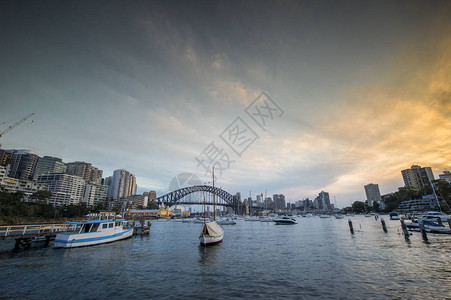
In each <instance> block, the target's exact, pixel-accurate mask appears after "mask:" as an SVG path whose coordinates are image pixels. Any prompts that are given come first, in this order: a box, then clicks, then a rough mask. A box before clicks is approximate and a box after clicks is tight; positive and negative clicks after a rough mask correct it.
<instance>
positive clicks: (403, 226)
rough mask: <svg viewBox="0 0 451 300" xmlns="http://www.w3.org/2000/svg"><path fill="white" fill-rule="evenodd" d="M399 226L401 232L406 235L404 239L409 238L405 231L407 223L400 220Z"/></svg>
mask: <svg viewBox="0 0 451 300" xmlns="http://www.w3.org/2000/svg"><path fill="white" fill-rule="evenodd" d="M401 228H402V232H403V233H404V236H405V237H406V239H408V238H409V232H408V231H407V225H406V223H405V222H404V220H401Z"/></svg>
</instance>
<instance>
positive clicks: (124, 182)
mask: <svg viewBox="0 0 451 300" xmlns="http://www.w3.org/2000/svg"><path fill="white" fill-rule="evenodd" d="M135 194H136V177H135V175H133V174H132V173H130V172H129V171H127V170H124V169H119V170H116V171H114V173H113V177H112V179H111V185H109V186H108V195H107V196H108V198H111V199H114V200H119V199H121V198H127V197H128V196H131V195H135Z"/></svg>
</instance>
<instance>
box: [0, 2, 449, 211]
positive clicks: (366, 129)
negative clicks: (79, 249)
mask: <svg viewBox="0 0 451 300" xmlns="http://www.w3.org/2000/svg"><path fill="white" fill-rule="evenodd" d="M450 12H451V4H450V3H449V2H448V1H434V2H424V1H423V2H421V1H418V2H416V1H408V2H407V1H406V2H392V3H377V2H370V3H360V2H358V1H356V2H346V4H343V3H339V2H337V3H333V2H332V3H315V2H289V1H288V2H283V3H281V4H277V5H276V4H275V3H272V2H243V3H240V2H229V3H225V2H216V3H212V2H195V3H178V4H174V3H170V4H168V3H160V2H149V3H146V2H134V3H133V4H128V5H126V6H125V5H121V2H106V3H103V4H102V2H96V3H89V4H82V3H79V4H76V5H65V4H63V3H58V2H48V3H39V4H38V3H34V2H33V1H31V2H21V3H14V2H4V3H3V4H2V11H1V13H0V14H1V18H0V22H1V24H2V26H0V32H1V34H2V36H3V37H4V41H5V45H6V46H5V47H2V48H1V49H0V57H1V59H2V68H1V69H0V78H1V79H2V80H1V81H0V87H1V89H0V101H1V104H2V109H1V110H0V123H2V122H8V121H11V120H14V119H18V118H20V117H23V116H25V115H27V114H29V113H31V112H36V115H35V116H34V117H33V123H31V121H27V122H25V123H23V124H21V125H20V126H18V127H16V128H15V129H13V130H12V131H11V132H9V133H7V134H5V135H4V136H2V137H1V138H0V144H2V147H3V148H4V149H30V150H32V151H35V152H36V153H38V154H39V155H40V156H52V157H59V158H62V159H63V161H64V162H75V161H87V162H89V163H92V165H94V166H96V167H98V168H99V169H101V170H103V171H104V176H105V177H106V176H107V175H109V174H112V173H113V171H114V170H116V169H122V168H123V169H126V170H130V171H131V172H132V173H133V174H135V176H136V182H137V183H138V185H139V188H138V191H139V192H141V193H142V192H143V191H149V190H156V191H158V192H159V195H158V196H160V195H161V193H164V192H165V191H166V192H167V189H168V187H169V184H170V182H171V180H172V179H173V178H174V177H175V176H176V175H177V174H179V173H183V172H190V173H194V174H196V175H197V176H198V177H199V178H200V180H202V181H209V180H210V178H211V177H209V175H205V174H204V172H203V170H202V169H201V168H199V167H198V164H197V162H196V160H195V157H198V156H199V155H200V154H201V152H202V151H204V150H205V148H206V147H207V146H208V145H209V144H210V143H211V142H212V141H214V142H215V143H216V144H217V145H218V146H220V147H221V148H222V149H226V150H227V151H228V152H229V154H230V156H231V158H232V160H233V161H234V162H233V163H231V165H230V168H229V169H228V170H226V171H224V172H223V174H222V175H221V176H220V177H219V178H218V181H217V185H218V186H222V187H223V188H224V189H225V190H227V191H229V192H230V193H232V194H234V193H236V192H238V191H239V192H241V194H243V195H247V194H248V192H249V190H252V193H253V194H254V195H257V194H261V193H264V192H265V190H267V191H268V195H272V194H276V193H277V194H279V193H280V194H284V195H285V198H286V201H287V202H291V203H294V202H295V201H297V200H299V199H302V198H304V197H309V198H311V199H313V198H314V197H315V195H318V193H319V192H320V191H322V190H324V191H327V192H329V193H330V195H331V198H333V196H336V199H337V202H338V206H340V207H344V206H349V204H350V202H351V201H352V202H353V201H357V200H359V201H361V200H364V199H365V198H366V197H365V191H364V188H363V187H364V185H366V184H368V183H369V182H374V183H377V184H378V185H379V188H380V192H381V194H386V193H389V192H394V191H396V190H397V188H398V187H401V186H404V183H403V179H402V175H401V170H404V169H408V168H410V167H411V166H412V165H421V166H428V167H429V166H430V167H431V168H432V171H433V172H434V175H435V177H436V178H438V174H439V173H441V172H442V171H443V170H444V169H446V168H450V166H451V164H450V161H451V150H450V149H451V147H450V142H449V141H450V140H451V132H450V131H449V128H450V125H451V105H450V104H449V95H450V93H451V91H450V87H449V82H450V81H451V80H450V79H451V73H450V68H449V67H450V64H451V57H450V53H451V40H450V37H449V36H450V35H449V28H450V25H451V24H450V21H449V18H448V16H449V15H450ZM261 92H266V93H267V95H269V96H270V97H271V99H273V100H274V102H275V103H276V104H277V105H278V106H279V107H280V108H281V109H282V110H283V114H282V115H281V116H280V117H278V118H274V119H273V120H271V122H270V124H268V126H267V128H265V129H266V130H262V129H261V128H260V127H259V126H258V125H257V124H256V123H255V122H254V121H253V120H252V119H251V118H249V116H248V115H247V114H246V113H245V109H246V108H247V107H248V106H249V105H250V104H251V103H252V101H254V99H256V97H257V96H258V95H260V93H261ZM237 117H240V118H241V119H242V120H243V121H244V122H245V123H246V124H247V125H248V126H249V127H251V129H252V130H254V131H255V133H256V135H258V138H257V139H256V140H255V142H253V143H252V144H251V145H250V146H249V147H248V148H247V149H245V151H243V153H242V154H241V156H239V155H236V153H234V152H233V151H232V150H230V149H229V148H228V146H227V144H225V143H224V142H223V141H222V140H221V134H222V133H223V132H224V130H225V129H226V128H227V127H228V126H229V125H230V124H231V123H232V122H233V121H234V120H236V118H237ZM8 124H10V123H8ZM6 127H7V125H6V124H5V125H1V126H0V130H3V129H6Z"/></svg>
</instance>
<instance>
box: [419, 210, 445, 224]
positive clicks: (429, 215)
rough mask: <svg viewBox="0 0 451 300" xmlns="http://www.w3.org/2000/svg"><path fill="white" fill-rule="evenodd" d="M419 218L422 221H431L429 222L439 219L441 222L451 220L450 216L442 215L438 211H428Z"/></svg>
mask: <svg viewBox="0 0 451 300" xmlns="http://www.w3.org/2000/svg"><path fill="white" fill-rule="evenodd" d="M421 218H424V219H431V220H434V219H435V220H437V219H440V220H441V221H442V222H447V221H448V220H449V219H451V215H447V214H444V213H442V212H439V211H428V212H426V213H425V214H423V215H422V216H421Z"/></svg>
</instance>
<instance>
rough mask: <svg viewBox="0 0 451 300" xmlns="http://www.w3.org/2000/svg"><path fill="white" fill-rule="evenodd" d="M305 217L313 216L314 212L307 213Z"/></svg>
mask: <svg viewBox="0 0 451 300" xmlns="http://www.w3.org/2000/svg"><path fill="white" fill-rule="evenodd" d="M305 217H306V218H311V217H313V214H311V213H308V214H306V215H305Z"/></svg>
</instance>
